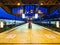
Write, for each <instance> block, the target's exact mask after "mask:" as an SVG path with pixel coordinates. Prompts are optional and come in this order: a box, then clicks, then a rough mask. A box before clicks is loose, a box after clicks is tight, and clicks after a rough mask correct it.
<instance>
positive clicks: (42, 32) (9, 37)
mask: <svg viewBox="0 0 60 45" xmlns="http://www.w3.org/2000/svg"><path fill="white" fill-rule="evenodd" d="M0 45H60V35H58V34H55V33H54V32H51V31H48V29H44V27H42V26H38V25H36V24H32V29H28V24H24V25H21V26H18V27H17V28H16V29H15V30H13V31H10V32H9V31H6V32H3V33H0Z"/></svg>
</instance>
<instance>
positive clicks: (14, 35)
mask: <svg viewBox="0 0 60 45" xmlns="http://www.w3.org/2000/svg"><path fill="white" fill-rule="evenodd" d="M15 37H16V34H10V35H8V36H7V37H6V38H11V39H13V38H15Z"/></svg>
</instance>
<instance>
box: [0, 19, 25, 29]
mask: <svg viewBox="0 0 60 45" xmlns="http://www.w3.org/2000/svg"><path fill="white" fill-rule="evenodd" d="M22 23H25V22H24V21H18V20H8V19H0V28H3V27H4V26H11V25H19V24H22Z"/></svg>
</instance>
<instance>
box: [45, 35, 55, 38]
mask: <svg viewBox="0 0 60 45" xmlns="http://www.w3.org/2000/svg"><path fill="white" fill-rule="evenodd" d="M45 36H46V37H47V38H50V39H54V38H56V37H55V36H53V35H51V34H45Z"/></svg>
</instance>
